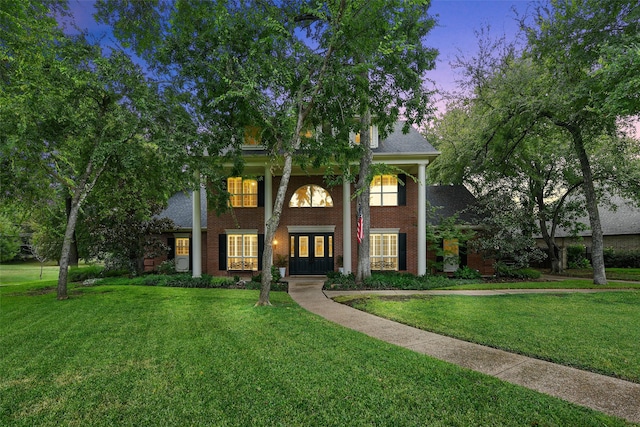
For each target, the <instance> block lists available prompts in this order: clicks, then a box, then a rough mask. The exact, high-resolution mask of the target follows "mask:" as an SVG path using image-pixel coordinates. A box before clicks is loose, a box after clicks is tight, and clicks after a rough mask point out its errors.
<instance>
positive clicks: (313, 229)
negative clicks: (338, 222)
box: [287, 225, 336, 233]
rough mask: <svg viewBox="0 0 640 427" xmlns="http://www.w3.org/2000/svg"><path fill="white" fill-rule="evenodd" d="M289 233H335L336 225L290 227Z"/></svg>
mask: <svg viewBox="0 0 640 427" xmlns="http://www.w3.org/2000/svg"><path fill="white" fill-rule="evenodd" d="M287 230H289V233H334V232H335V231H336V226H335V225H288V226H287Z"/></svg>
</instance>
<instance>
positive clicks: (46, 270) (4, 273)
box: [0, 262, 60, 285]
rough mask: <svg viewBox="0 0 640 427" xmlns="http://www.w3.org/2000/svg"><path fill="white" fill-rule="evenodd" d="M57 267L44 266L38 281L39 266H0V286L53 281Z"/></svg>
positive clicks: (33, 264)
mask: <svg viewBox="0 0 640 427" xmlns="http://www.w3.org/2000/svg"><path fill="white" fill-rule="evenodd" d="M59 270H60V269H59V267H58V266H57V265H50V264H45V265H44V267H43V268H42V279H40V264H39V263H33V262H26V263H12V264H0V285H15V284H17V283H25V282H37V281H40V280H55V279H57V278H58V271H59Z"/></svg>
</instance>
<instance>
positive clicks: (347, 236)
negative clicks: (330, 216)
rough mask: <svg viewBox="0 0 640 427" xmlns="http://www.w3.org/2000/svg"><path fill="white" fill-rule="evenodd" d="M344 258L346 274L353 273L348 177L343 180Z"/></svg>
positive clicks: (349, 185) (349, 184)
mask: <svg viewBox="0 0 640 427" xmlns="http://www.w3.org/2000/svg"><path fill="white" fill-rule="evenodd" d="M342 258H343V268H344V274H349V273H351V271H352V267H351V183H350V182H349V181H348V180H346V179H345V180H343V182H342Z"/></svg>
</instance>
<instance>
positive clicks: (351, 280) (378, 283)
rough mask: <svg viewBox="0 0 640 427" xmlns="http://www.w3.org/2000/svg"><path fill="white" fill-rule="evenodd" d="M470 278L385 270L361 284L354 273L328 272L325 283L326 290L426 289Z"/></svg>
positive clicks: (450, 284) (463, 281) (449, 284)
mask: <svg viewBox="0 0 640 427" xmlns="http://www.w3.org/2000/svg"><path fill="white" fill-rule="evenodd" d="M463 279H464V280H463ZM467 279H468V278H460V280H457V279H450V278H448V277H447V276H442V275H437V276H434V275H425V276H416V275H414V274H410V273H398V272H385V273H372V274H371V277H368V278H366V279H365V280H364V282H363V283H362V284H361V285H358V284H356V282H355V276H354V275H353V273H350V274H340V273H338V272H330V273H327V280H326V281H325V283H324V289H326V290H348V289H412V290H425V289H437V288H445V287H449V286H456V285H459V284H462V283H468V282H469V280H467Z"/></svg>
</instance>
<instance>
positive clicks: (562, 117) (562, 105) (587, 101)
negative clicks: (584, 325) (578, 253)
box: [462, 0, 640, 284]
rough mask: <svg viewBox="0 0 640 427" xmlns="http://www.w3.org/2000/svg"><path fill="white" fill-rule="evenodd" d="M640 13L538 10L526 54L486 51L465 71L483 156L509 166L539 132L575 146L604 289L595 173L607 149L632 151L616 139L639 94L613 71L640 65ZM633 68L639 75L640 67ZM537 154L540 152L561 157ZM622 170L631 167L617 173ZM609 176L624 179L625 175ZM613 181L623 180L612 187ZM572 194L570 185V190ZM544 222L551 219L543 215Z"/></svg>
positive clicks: (607, 5)
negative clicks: (631, 59) (628, 63)
mask: <svg viewBox="0 0 640 427" xmlns="http://www.w3.org/2000/svg"><path fill="white" fill-rule="evenodd" d="M639 8H640V6H638V4H637V2H631V1H618V0H613V1H591V0H581V1H552V2H551V4H550V5H549V7H546V6H540V7H538V8H536V9H535V14H534V18H535V19H534V20H533V23H532V24H530V25H527V23H528V21H526V20H523V22H522V24H523V27H524V28H525V30H526V32H527V35H528V39H527V45H526V46H525V47H524V49H523V50H520V51H519V50H517V49H515V48H513V47H512V46H511V47H508V48H506V49H502V50H499V51H498V54H497V55H491V52H486V51H481V52H480V54H479V55H478V56H477V57H476V58H474V60H471V61H467V62H463V63H462V65H463V66H464V71H465V75H466V76H467V79H468V80H467V81H468V82H469V87H470V88H471V89H472V92H471V94H470V96H469V99H468V101H469V102H470V103H472V104H473V106H474V107H475V106H479V108H481V111H482V112H483V115H482V116H478V117H481V118H482V120H478V121H476V124H478V125H479V126H480V129H481V133H480V134H479V136H478V138H479V144H480V146H481V148H482V150H483V151H484V152H485V153H486V152H489V151H488V150H489V149H491V150H493V153H494V154H495V153H496V151H495V150H496V149H498V151H497V153H499V154H501V156H498V158H497V160H498V161H504V160H505V159H507V158H509V157H510V156H512V155H513V154H514V153H515V152H516V150H520V149H521V145H523V144H526V141H529V140H530V139H531V137H532V136H535V135H536V134H537V133H538V134H539V132H540V130H541V129H545V135H548V134H547V133H546V132H548V131H547V130H546V129H554V131H553V134H552V135H555V136H553V137H552V138H553V139H552V141H553V140H557V141H568V143H569V144H570V147H571V157H573V158H575V159H576V160H577V164H578V165H579V167H578V170H579V171H580V174H579V177H580V179H581V192H582V194H583V195H584V198H585V202H586V210H587V212H588V214H589V218H590V224H591V231H592V262H593V267H594V283H596V284H605V283H606V276H605V271H604V258H603V236H602V227H601V225H600V219H599V216H598V209H597V207H598V199H599V197H598V191H597V190H598V189H597V186H596V185H595V182H596V181H597V179H598V174H597V171H598V169H599V168H600V163H601V162H600V160H601V159H604V158H605V157H606V156H603V153H604V151H605V150H604V144H607V143H608V145H607V146H606V148H607V149H609V150H610V151H611V150H612V149H615V150H616V154H618V155H620V156H624V155H625V154H628V152H629V151H628V150H627V148H628V147H625V146H624V144H620V143H619V142H624V141H628V139H625V138H618V137H617V134H616V133H617V131H618V130H619V129H620V121H621V118H624V117H625V116H628V115H630V114H637V113H638V111H640V103H638V100H637V95H636V93H637V92H633V91H632V92H625V91H624V89H623V88H629V87H635V86H636V85H637V78H636V77H633V76H631V75H629V74H628V73H624V72H621V71H620V70H619V68H618V67H614V66H613V64H618V65H619V64H621V63H626V61H627V59H625V58H623V57H624V56H625V55H631V56H633V57H634V58H636V59H637V58H638V56H637V49H635V48H634V47H633V46H637V42H638V40H639V39H638V38H639V37H640V31H639V29H640V28H639V26H640V20H638V19H637V18H638V13H640V12H639ZM631 66H632V67H635V70H638V65H637V61H636V62H634V63H633V64H631ZM611 94H616V97H615V98H612V95H611ZM540 141H544V140H540ZM605 141H608V142H605ZM611 141H616V143H615V144H611V143H610V142H611ZM537 146H538V147H539V150H538V151H539V152H542V149H543V148H547V149H552V150H553V151H552V152H556V151H555V150H556V149H557V147H549V146H546V147H545V146H544V145H537ZM564 158H565V159H568V158H569V157H566V156H565V157H564ZM623 163H624V164H631V163H630V162H627V161H624V162H619V163H618V165H621V164H623ZM610 164H613V163H610ZM613 165H614V166H615V164H613ZM610 172H612V173H613V175H616V172H617V174H623V173H624V172H623V171H622V170H620V168H617V171H616V168H611V169H610ZM616 181H620V180H619V179H616V178H613V179H612V180H610V181H609V182H616ZM561 185H562V184H560V185H559V187H561ZM572 186H573V184H572V183H567V184H566V185H565V188H566V189H571V188H572ZM538 194H540V192H539V191H538ZM536 198H537V199H540V197H539V196H535V197H534V199H532V201H533V200H535V199H536ZM541 214H543V215H546V214H545V209H542V210H541Z"/></svg>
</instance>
